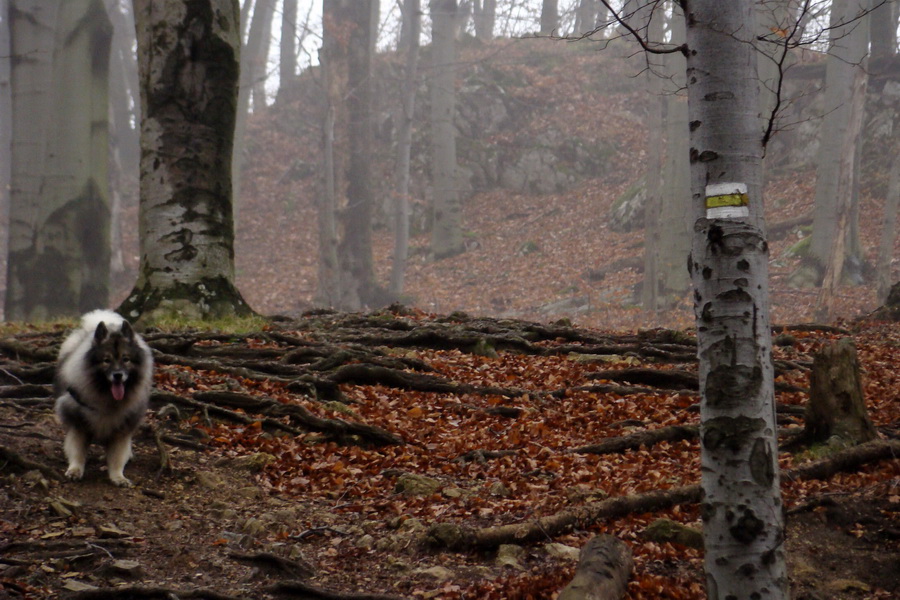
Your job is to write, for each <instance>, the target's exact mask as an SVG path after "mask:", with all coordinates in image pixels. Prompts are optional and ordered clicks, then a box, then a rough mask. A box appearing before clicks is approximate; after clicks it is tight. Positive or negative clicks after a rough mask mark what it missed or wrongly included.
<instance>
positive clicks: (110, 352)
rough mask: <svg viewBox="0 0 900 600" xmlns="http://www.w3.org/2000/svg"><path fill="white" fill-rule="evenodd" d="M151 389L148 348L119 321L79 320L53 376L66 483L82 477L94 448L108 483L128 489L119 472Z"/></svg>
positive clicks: (94, 316)
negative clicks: (101, 455) (100, 450)
mask: <svg viewBox="0 0 900 600" xmlns="http://www.w3.org/2000/svg"><path fill="white" fill-rule="evenodd" d="M126 359H127V360H126ZM113 380H115V381H116V382H118V383H117V384H116V385H113V383H112V381H113ZM152 383H153V355H152V353H151V350H150V347H149V346H147V344H146V342H144V340H143V339H141V337H140V336H139V335H138V334H137V333H136V332H134V331H133V330H132V329H131V325H130V324H128V323H127V321H126V320H125V319H123V318H122V317H121V316H120V315H118V314H116V313H114V312H112V311H108V310H96V311H93V312H90V313H87V314H86V315H84V316H83V317H82V319H81V325H80V326H79V327H78V329H76V330H75V331H73V332H72V333H70V334H69V336H68V337H67V338H66V339H65V341H64V342H63V344H62V346H61V347H60V352H59V361H58V363H57V372H56V385H55V388H56V397H57V398H56V414H57V416H58V417H59V420H60V422H61V423H62V425H63V427H64V428H65V430H66V443H65V446H64V448H65V450H66V456H67V458H68V459H69V470H68V471H67V472H66V474H67V476H68V477H70V478H72V479H79V478H80V477H81V476H82V474H83V472H84V461H85V456H86V453H87V446H88V445H89V444H90V443H91V442H96V443H99V444H103V445H105V446H106V448H107V460H108V462H109V466H110V479H112V480H113V482H114V483H116V484H117V485H123V486H124V485H130V482H129V481H128V480H127V479H125V478H124V476H123V475H122V468H123V467H124V464H125V463H126V462H127V461H128V458H129V457H130V456H131V436H132V434H133V433H134V431H135V430H136V429H137V427H138V426H139V425H140V423H141V421H142V420H143V418H144V414H145V413H146V411H147V405H148V402H149V399H150V388H151V385H152ZM114 388H118V389H117V390H116V393H113V389H114ZM117 395H120V396H121V399H116V396H117Z"/></svg>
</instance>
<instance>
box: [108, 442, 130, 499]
mask: <svg viewBox="0 0 900 600" xmlns="http://www.w3.org/2000/svg"><path fill="white" fill-rule="evenodd" d="M130 458H131V436H130V435H126V436H122V437H117V438H114V439H112V440H110V442H109V445H108V446H107V447H106V466H107V468H108V469H109V480H110V481H112V482H113V483H114V484H116V485H117V486H119V487H133V486H134V484H133V483H131V482H130V481H129V480H128V479H127V478H126V477H125V475H124V474H123V473H122V471H124V470H125V463H127V462H128V459H130Z"/></svg>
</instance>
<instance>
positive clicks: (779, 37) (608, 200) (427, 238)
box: [0, 0, 900, 328]
mask: <svg viewBox="0 0 900 600" xmlns="http://www.w3.org/2000/svg"><path fill="white" fill-rule="evenodd" d="M326 1H327V0H326ZM0 4H2V12H0V14H2V15H3V17H4V20H3V25H4V27H5V28H6V29H7V30H8V24H9V19H8V18H7V15H8V14H9V13H8V11H9V10H10V6H9V5H10V3H9V2H3V3H0ZM105 4H106V10H107V12H108V15H109V20H110V23H111V26H112V31H113V42H112V49H111V52H110V59H109V60H110V71H109V72H110V81H109V86H110V95H109V115H110V128H111V129H110V151H109V157H110V167H109V182H110V192H111V196H110V197H111V206H112V221H111V234H112V240H113V241H112V248H111V253H110V265H111V270H110V278H111V286H110V301H111V304H112V305H116V304H117V303H118V302H120V301H121V300H122V299H123V298H124V296H125V295H126V294H127V293H128V292H129V290H130V289H131V287H132V284H133V282H134V279H135V277H136V271H137V268H138V263H139V260H138V259H139V257H138V251H137V239H138V229H137V227H138V224H137V203H138V193H137V191H138V181H139V170H138V168H139V166H138V159H139V150H138V149H139V145H138V129H137V124H138V122H139V114H138V106H139V101H138V99H137V98H138V83H139V82H138V80H137V70H136V69H137V65H136V59H135V54H134V53H135V42H134V34H133V15H132V14H131V6H130V2H126V1H117V0H109V1H107V2H106V3H105ZM292 4H293V6H291V5H292ZM433 4H434V3H429V2H427V1H423V2H422V7H421V8H422V25H421V36H420V44H421V56H420V58H419V64H418V68H417V71H416V73H415V76H414V79H413V82H414V89H413V91H414V93H415V109H414V112H413V115H412V116H413V119H412V130H411V140H410V144H411V146H410V147H411V150H410V159H409V183H408V194H407V195H406V199H407V201H408V203H409V215H408V222H407V225H408V251H407V255H408V256H407V258H406V262H405V268H404V269H403V272H404V273H403V274H404V281H403V284H402V289H397V288H396V286H395V285H393V284H392V283H391V282H392V278H393V277H394V276H395V275H394V274H392V267H393V265H394V264H395V263H396V253H395V252H396V250H395V246H396V244H395V241H396V234H397V231H398V226H397V221H396V210H395V209H396V203H397V202H398V199H397V191H396V189H397V187H396V177H397V175H396V172H397V160H398V159H397V149H398V143H399V137H398V135H399V132H400V129H401V127H400V123H401V120H402V112H401V110H402V109H401V107H402V105H403V98H402V93H403V88H404V81H405V78H404V76H405V69H406V63H405V56H406V55H405V52H406V48H405V43H406V42H405V41H404V39H403V25H402V23H403V19H402V7H403V5H404V3H403V2H385V1H382V2H381V3H380V4H379V7H378V8H379V14H378V18H377V32H376V35H375V37H374V39H375V43H374V48H373V50H374V54H373V57H372V88H373V99H372V103H373V107H372V111H371V119H372V120H373V121H374V123H373V125H374V131H375V137H374V140H373V146H372V148H371V149H370V150H371V151H370V152H369V155H370V157H371V160H372V174H373V177H372V180H371V181H370V182H368V184H367V186H368V188H369V189H370V190H371V192H372V194H373V201H374V207H375V208H374V212H373V217H372V222H371V228H372V253H373V262H374V267H373V268H374V272H375V279H376V285H377V287H378V292H377V293H374V294H373V296H372V297H371V298H369V299H368V300H366V301H364V302H362V304H361V305H360V306H349V307H339V308H350V309H354V308H376V307H378V306H379V305H383V304H387V303H389V302H391V301H396V300H399V301H400V302H402V303H404V304H407V305H410V306H415V307H418V308H420V309H422V310H426V311H429V312H440V313H450V312H453V311H457V310H461V311H466V312H470V313H472V314H484V315H496V316H509V317H517V318H528V319H538V320H542V321H550V320H556V319H560V318H569V319H573V320H575V321H577V322H578V324H580V325H587V326H597V327H602V328H621V327H628V328H633V327H650V326H657V325H667V326H689V325H690V324H691V323H692V320H693V315H692V312H691V300H690V296H689V293H688V285H689V282H688V278H687V272H686V269H685V262H686V260H685V257H686V253H687V252H686V248H687V245H688V242H687V240H688V239H689V235H690V233H689V228H690V223H689V222H688V220H687V215H688V207H689V202H690V190H689V186H688V180H687V169H688V162H687V160H688V146H689V144H688V143H687V127H688V124H687V122H686V104H685V99H684V96H683V85H684V84H683V79H684V66H683V59H680V58H679V56H678V55H677V54H670V55H664V56H663V55H660V56H656V55H647V54H645V53H644V52H642V51H641V48H640V47H639V46H638V44H637V43H636V42H635V41H634V40H633V39H632V37H631V35H630V34H629V33H628V31H626V27H624V26H623V25H622V24H619V23H616V22H615V19H614V18H613V15H611V14H610V12H609V10H608V9H607V7H606V6H605V5H604V4H603V3H601V2H598V1H597V0H571V1H566V0H559V1H554V2H549V1H543V2H541V1H538V0H530V1H529V0H519V1H516V0H497V2H496V3H489V2H480V1H479V2H471V1H467V2H444V3H443V4H444V5H448V6H449V5H453V25H452V27H453V41H454V51H455V57H454V59H453V64H452V65H453V66H452V77H453V82H454V83H453V86H454V92H455V93H454V96H455V97H454V105H453V109H452V110H453V119H452V131H453V137H454V139H455V161H456V164H455V165H454V166H453V167H452V173H453V174H452V179H453V186H452V187H453V193H454V194H455V195H456V196H457V197H458V199H459V202H460V205H461V225H460V232H459V236H460V242H459V244H458V248H455V249H454V250H453V251H452V252H449V253H447V255H446V256H440V254H441V253H440V252H438V253H436V252H435V248H434V245H433V240H432V236H433V208H432V203H433V201H434V195H435V186H434V180H433V178H434V165H433V164H432V156H433V148H432V144H433V142H434V141H433V139H432V138H433V135H434V134H433V131H434V129H433V128H432V127H433V124H432V123H431V121H430V120H431V119H432V112H431V109H432V102H434V101H435V100H434V98H435V96H433V95H431V89H432V87H433V86H434V85H436V84H435V81H436V77H437V71H438V70H439V69H437V68H436V67H435V65H436V64H438V63H437V62H436V61H435V56H434V52H433V49H432V47H431V41H432V27H433V25H434V23H433V21H432V5H433ZM491 4H493V5H494V6H492V7H490V8H491V10H492V12H493V20H492V24H491V27H490V30H489V31H487V32H485V31H484V28H483V26H482V27H481V29H480V30H479V26H478V22H479V21H478V17H479V15H483V13H484V11H486V10H489V5H491ZM610 5H611V6H612V8H613V9H614V10H615V11H617V13H618V15H619V16H621V17H623V19H624V20H625V21H626V23H629V24H630V25H631V26H632V29H633V30H634V31H635V32H637V34H638V35H640V36H642V37H643V38H644V39H646V40H648V41H652V42H654V43H658V44H659V45H660V47H663V46H666V45H668V46H673V45H677V43H679V42H678V39H679V36H680V35H683V33H682V32H681V27H680V25H679V22H680V19H681V16H680V14H678V11H677V9H676V8H674V5H672V4H670V3H661V4H659V9H658V10H657V11H656V12H655V13H654V14H655V15H656V18H654V19H651V20H650V21H649V22H648V21H647V20H646V16H645V12H642V11H644V8H645V7H646V6H648V5H649V3H645V2H636V1H634V0H631V1H628V0H626V1H625V2H622V1H619V2H611V3H610ZM286 9H287V11H286ZM758 9H759V10H758V15H757V16H758V21H759V24H758V28H759V36H758V38H759V42H760V44H759V47H760V52H761V53H763V54H765V55H766V59H764V60H762V61H761V64H762V65H763V66H761V67H760V73H759V79H760V82H761V83H760V85H761V89H762V90H763V93H762V97H763V98H762V100H761V107H760V114H761V120H760V129H761V134H762V132H765V131H766V130H767V129H769V130H770V131H769V133H768V134H767V135H771V140H770V142H769V144H768V147H767V156H766V163H765V174H766V193H765V202H766V218H767V223H768V233H769V242H770V258H771V277H772V298H771V300H772V312H773V320H774V321H775V322H786V321H792V322H796V321H805V320H812V319H815V318H821V317H822V316H823V315H822V313H821V312H820V311H819V312H818V314H817V301H819V300H821V296H822V294H823V293H827V294H829V295H830V296H832V297H833V299H834V303H833V305H832V306H833V308H832V310H830V311H829V313H828V314H827V315H824V316H825V318H826V319H834V318H841V317H846V318H849V317H853V316H857V315H859V314H862V313H865V312H868V311H871V310H872V309H874V308H875V307H877V306H878V305H879V303H881V302H882V301H883V300H884V298H885V296H886V293H887V289H888V288H889V286H890V284H891V283H893V282H895V281H897V278H898V263H897V257H898V256H900V254H898V250H900V249H898V244H897V242H896V236H895V235H894V228H895V221H896V216H895V212H894V215H893V216H892V215H891V212H890V211H891V206H893V207H894V208H893V210H894V211H896V202H897V198H896V197H897V195H898V185H897V183H896V180H897V171H898V163H897V160H896V157H897V156H898V154H900V152H898V141H897V138H898V134H897V130H896V126H897V119H898V118H900V61H898V57H897V25H898V3H897V2H875V3H870V2H851V1H849V0H834V1H833V2H831V1H820V2H802V1H793V0H783V1H766V2H760V3H759V4H758ZM286 14H287V15H288V18H287V19H286V18H285V15H286ZM294 14H295V15H296V16H295V17H291V15H294ZM241 15H242V19H243V21H242V29H243V40H244V48H243V50H242V60H241V86H242V98H241V99H240V100H239V107H238V110H239V119H238V121H239V123H238V130H237V132H236V139H235V156H236V159H235V173H234V181H235V192H234V197H235V224H236V225H235V228H236V238H235V262H236V283H237V287H238V288H239V289H240V290H241V292H242V293H243V294H244V297H245V298H246V300H247V301H248V302H249V304H250V305H251V306H252V307H253V308H254V309H256V310H257V311H259V312H261V313H263V314H276V313H281V314H297V313H300V312H302V311H305V310H309V309H311V308H313V307H316V306H321V305H322V304H323V303H322V299H321V295H320V294H318V292H317V286H318V276H319V264H318V261H319V246H318V230H317V223H318V221H317V214H318V211H319V200H320V198H321V197H322V195H323V193H324V192H323V177H322V173H323V168H324V167H323V164H324V162H323V161H324V152H323V122H324V116H323V115H324V112H323V110H324V109H323V106H324V99H323V98H324V91H323V81H322V74H321V72H320V66H319V62H320V60H319V59H320V54H319V53H320V50H321V48H322V43H323V41H322V2H320V1H319V2H309V1H296V2H290V1H287V2H285V1H282V0H255V2H254V1H251V0H246V1H245V2H242V3H241ZM642 19H643V20H642ZM482 23H483V21H482ZM5 35H6V36H7V39H8V35H9V34H8V31H7V32H6V34H5ZM290 41H292V43H289V42H290ZM7 43H8V42H7ZM860 49H861V50H860ZM848 53H849V54H848ZM8 56H9V55H8V53H7V58H6V59H0V62H3V63H6V65H5V66H4V67H2V68H0V85H2V90H0V91H3V93H4V95H7V96H8V94H9V92H10V80H9V58H8ZM286 57H292V59H291V60H288V61H287V62H288V63H289V64H287V65H286V64H285V62H286ZM782 76H783V77H782ZM860 78H864V83H863V84H860ZM854 82H856V83H854ZM848 94H849V95H848ZM438 96H440V94H438ZM854 103H862V104H861V106H862V115H863V116H862V118H861V119H860V122H859V126H858V128H857V129H858V131H857V132H856V133H855V134H853V135H850V136H849V137H848V135H847V129H848V127H850V128H851V129H852V127H853V124H852V122H851V121H852V118H851V117H850V116H848V114H849V113H846V112H845V110H846V111H849V109H850V107H851V106H852V105H853V104H854ZM6 105H7V106H8V101H7V102H6ZM773 113H774V115H775V116H774V119H773V120H772V126H771V127H768V123H769V116H770V115H772V114H773ZM16 118H17V116H16V115H11V114H10V112H8V109H7V111H6V112H5V113H4V116H3V117H2V121H3V122H5V123H6V124H7V126H6V128H5V129H4V131H0V135H4V136H8V135H9V131H8V130H9V126H8V125H9V123H10V122H11V121H12V120H14V119H16ZM242 119H243V122H242ZM851 133H852V132H851ZM841 136H843V137H841ZM846 139H850V140H851V143H849V145H848V143H846V142H844V141H843V140H846ZM8 147H9V144H8V143H7V142H6V141H4V143H3V144H2V145H0V148H3V151H4V152H6V151H7V150H8ZM848 153H849V154H848ZM848 156H849V157H850V160H849V165H850V166H849V167H846V166H841V165H846V164H848ZM8 160H9V159H8V157H7V158H6V159H5V164H8ZM848 168H849V172H847V173H845V174H844V176H845V179H846V180H847V181H849V183H848V184H846V185H845V184H844V183H841V184H840V185H839V184H838V182H837V180H836V179H833V178H834V177H837V176H838V174H840V173H842V171H841V169H845V170H846V169H848ZM7 169H8V167H7ZM829 178H832V179H829ZM842 181H844V180H842ZM5 188H7V189H8V186H5ZM835 195H837V196H840V197H841V198H843V199H844V200H845V201H846V207H847V208H846V215H845V216H844V217H842V218H840V219H838V218H837V217H836V215H838V214H839V213H840V214H844V213H841V212H840V211H842V210H844V209H842V208H840V207H842V206H844V205H845V204H843V203H842V202H844V200H841V199H839V198H835ZM8 202H9V195H8V194H5V195H4V206H8ZM829 202H831V203H832V204H831V206H832V208H830V209H829V208H827V206H828V203H829ZM822 206H826V209H824V211H823V209H821V207H822ZM835 206H837V207H838V208H834V207H835ZM6 210H8V208H7V209H4V214H6ZM829 211H830V212H829ZM829 215H830V216H829ZM816 221H818V222H817V223H816ZM6 229H8V228H4V230H6ZM815 231H819V233H818V234H816V233H815ZM816 235H818V237H819V240H822V239H824V242H822V241H817V239H816ZM838 237H840V238H841V239H842V240H846V242H845V243H842V244H841V246H842V247H841V254H842V256H841V264H842V270H841V271H842V273H841V277H840V278H839V281H838V282H837V284H835V285H834V286H832V287H831V288H830V289H823V288H822V280H823V276H824V274H825V271H826V264H827V263H828V261H829V260H830V261H832V262H833V261H834V260H835V258H834V257H833V256H830V255H829V252H830V249H831V248H832V247H833V246H834V244H833V242H834V241H835V240H836V239H838ZM817 245H818V246H821V247H817ZM3 247H4V248H5V247H6V243H5V241H4V243H3ZM4 260H5V253H4ZM2 272H4V273H5V272H6V269H5V268H3V269H2ZM648 282H649V283H648ZM818 308H821V304H820V303H819V305H818Z"/></svg>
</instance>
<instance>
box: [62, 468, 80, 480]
mask: <svg viewBox="0 0 900 600" xmlns="http://www.w3.org/2000/svg"><path fill="white" fill-rule="evenodd" d="M83 476H84V467H83V466H79V465H70V466H69V468H68V469H66V479H71V480H72V481H78V480H79V479H81V478H82V477H83Z"/></svg>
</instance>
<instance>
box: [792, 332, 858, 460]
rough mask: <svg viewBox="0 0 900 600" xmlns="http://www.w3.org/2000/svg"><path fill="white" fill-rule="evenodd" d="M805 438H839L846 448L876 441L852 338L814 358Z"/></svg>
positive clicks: (828, 347)
mask: <svg viewBox="0 0 900 600" xmlns="http://www.w3.org/2000/svg"><path fill="white" fill-rule="evenodd" d="M805 435H806V438H807V440H809V441H813V442H821V441H826V440H829V439H831V438H832V437H837V438H839V439H840V440H841V441H842V442H844V443H845V444H860V443H862V442H867V441H869V440H872V439H875V437H876V433H875V427H874V426H873V425H872V421H871V420H870V419H869V415H868V412H867V411H866V402H865V398H864V397H863V390H862V378H861V376H860V371H859V359H858V358H857V357H856V348H855V346H854V345H853V340H851V339H850V338H844V339H842V340H839V341H838V342H836V343H834V344H831V345H829V346H826V347H824V348H823V349H822V350H821V351H819V352H818V353H817V354H816V355H815V356H814V357H813V368H812V372H811V373H810V376H809V403H808V404H807V405H806V431H805Z"/></svg>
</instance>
